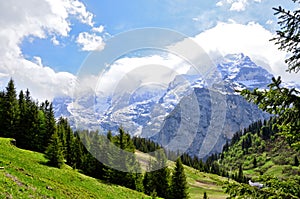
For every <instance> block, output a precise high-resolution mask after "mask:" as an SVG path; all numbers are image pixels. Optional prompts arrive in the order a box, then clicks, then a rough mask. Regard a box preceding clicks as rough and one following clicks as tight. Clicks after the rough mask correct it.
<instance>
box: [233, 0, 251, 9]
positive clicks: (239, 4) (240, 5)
mask: <svg viewBox="0 0 300 199" xmlns="http://www.w3.org/2000/svg"><path fill="white" fill-rule="evenodd" d="M247 4H248V2H247V0H239V1H236V2H233V3H232V4H231V7H230V10H231V11H237V12H240V11H244V10H245V9H246V6H247Z"/></svg>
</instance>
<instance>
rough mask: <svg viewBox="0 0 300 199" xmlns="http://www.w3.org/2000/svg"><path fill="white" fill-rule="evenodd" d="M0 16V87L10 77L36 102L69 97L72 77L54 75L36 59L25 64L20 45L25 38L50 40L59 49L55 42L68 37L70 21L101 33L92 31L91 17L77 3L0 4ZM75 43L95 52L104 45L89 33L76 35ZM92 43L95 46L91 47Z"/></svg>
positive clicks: (51, 0)
mask: <svg viewBox="0 0 300 199" xmlns="http://www.w3.org/2000/svg"><path fill="white" fill-rule="evenodd" d="M0 13H1V17H0V46H1V48H0V78H1V85H0V86H1V87H4V86H5V84H6V82H7V80H8V79H9V78H10V77H12V78H13V79H14V80H15V82H16V85H17V87H18V88H19V89H26V88H30V90H31V91H32V94H33V96H34V97H36V98H41V99H45V98H48V99H52V98H53V97H54V96H59V95H68V94H69V93H70V92H71V85H72V84H73V82H74V81H75V76H74V75H72V74H70V73H67V72H55V71H54V70H53V69H51V67H48V66H44V65H43V64H42V59H41V58H39V57H34V60H33V61H30V60H27V59H26V58H25V57H24V55H23V54H22V49H21V48H20V45H21V44H22V42H23V40H24V39H26V38H31V39H35V38H40V39H46V38H51V41H52V43H53V45H60V42H59V40H58V39H57V38H58V37H69V33H70V31H71V29H72V24H71V22H70V21H71V20H73V19H75V20H77V21H78V22H79V23H82V24H86V25H87V26H90V27H91V29H93V28H96V29H95V31H98V32H100V31H101V32H102V31H103V27H101V26H100V27H94V22H93V17H94V15H93V14H92V13H91V12H89V11H87V9H86V7H85V5H84V4H83V3H82V2H80V1H79V0H23V1H19V0H10V1H0ZM89 39H92V41H90V40H89ZM77 41H78V42H79V44H80V45H81V46H82V49H83V50H94V46H97V47H98V44H99V43H102V42H103V41H102V38H101V37H100V36H96V34H93V35H89V33H79V36H78V39H77ZM91 42H96V43H97V44H94V46H92V44H91Z"/></svg>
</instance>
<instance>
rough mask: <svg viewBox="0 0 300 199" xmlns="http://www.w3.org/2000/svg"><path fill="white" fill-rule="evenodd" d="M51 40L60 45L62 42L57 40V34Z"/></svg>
mask: <svg viewBox="0 0 300 199" xmlns="http://www.w3.org/2000/svg"><path fill="white" fill-rule="evenodd" d="M51 42H52V43H53V45H55V46H58V45H59V44H60V42H59V41H58V40H57V38H56V36H53V37H52V38H51Z"/></svg>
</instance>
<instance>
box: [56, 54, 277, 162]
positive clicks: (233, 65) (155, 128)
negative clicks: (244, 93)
mask: <svg viewBox="0 0 300 199" xmlns="http://www.w3.org/2000/svg"><path fill="white" fill-rule="evenodd" d="M215 63H217V70H216V71H213V72H212V74H211V75H210V77H208V78H206V79H204V78H202V77H201V76H197V75H188V74H186V75H180V76H177V77H176V78H175V79H174V80H173V81H172V82H170V83H169V86H168V88H167V89H165V90H164V89H157V88H151V87H148V88H147V87H146V88H143V89H141V90H137V91H136V92H134V93H132V94H128V95H130V96H126V99H129V100H126V103H112V101H111V96H106V97H103V96H102V97H99V96H96V97H94V96H93V95H92V94H91V95H89V94H86V95H85V96H83V97H82V100H79V102H80V103H79V104H75V105H74V104H73V103H72V100H71V99H70V98H68V100H65V101H64V100H63V99H59V100H56V101H54V107H55V110H56V111H55V114H56V116H57V117H59V116H67V117H68V118H70V120H71V122H72V120H77V121H80V122H81V123H82V124H84V125H83V126H86V127H95V128H100V129H101V131H102V132H104V133H105V132H107V131H108V130H112V131H114V130H117V128H118V127H119V126H123V128H124V129H125V130H126V131H128V132H129V133H130V134H132V135H140V136H142V137H148V138H152V139H153V140H155V141H157V142H159V143H161V144H163V145H164V146H166V147H167V148H169V149H171V150H181V151H187V152H188V153H190V154H192V155H197V156H199V157H202V158H204V157H205V156H207V155H208V154H210V153H213V152H220V151H221V149H222V146H223V144H224V143H225V141H226V140H227V139H230V138H231V137H232V134H233V133H234V132H236V131H238V130H240V129H243V128H245V127H247V126H248V125H249V124H251V123H252V122H254V121H257V120H260V119H265V118H267V117H269V115H268V114H266V113H263V112H262V111H260V110H259V109H258V108H257V107H256V106H255V105H253V104H250V103H248V102H247V101H246V100H244V99H243V97H241V96H239V94H238V93H236V92H235V90H236V89H244V88H248V89H254V88H266V85H268V84H269V83H270V82H271V78H272V74H270V73H269V72H268V71H267V70H265V69H263V68H262V67H260V66H257V65H256V64H255V63H254V62H252V61H251V59H250V58H249V57H247V56H245V55H243V54H235V55H227V56H225V57H223V58H221V59H219V60H216V61H215ZM218 75H219V77H220V78H219V82H218V81H213V80H214V78H215V77H216V76H218ZM210 80H212V81H211V82H212V83H211V82H210ZM220 80H221V82H220ZM119 100H122V98H120V99H119ZM115 102H116V101H115ZM75 109H77V110H78V109H79V110H82V112H81V113H82V114H77V113H78V111H74V110H75ZM79 112H80V111H79Z"/></svg>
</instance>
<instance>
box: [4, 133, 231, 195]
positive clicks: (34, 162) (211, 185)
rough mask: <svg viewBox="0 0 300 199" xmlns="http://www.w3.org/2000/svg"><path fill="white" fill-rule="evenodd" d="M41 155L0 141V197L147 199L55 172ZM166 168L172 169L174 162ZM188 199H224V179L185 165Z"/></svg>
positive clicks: (75, 173)
mask: <svg viewBox="0 0 300 199" xmlns="http://www.w3.org/2000/svg"><path fill="white" fill-rule="evenodd" d="M138 157H141V158H142V159H143V160H144V161H146V160H147V161H148V160H149V156H147V154H146V155H145V154H142V153H141V152H138ZM46 162H47V160H46V159H45V158H44V155H43V154H41V153H37V152H32V151H28V150H23V149H19V148H17V147H15V146H13V145H11V144H10V139H8V138H0V198H1V199H2V198H72V199H76V198H80V199H81V198H101V199H114V198H118V199H119V198H120V199H122V198H130V199H131V198H133V199H134V198H150V197H149V196H146V195H144V194H143V193H139V192H136V191H133V190H130V189H127V188H124V187H121V186H117V185H110V184H106V183H104V182H102V181H100V180H97V179H94V178H91V177H88V176H85V175H83V174H81V173H79V172H78V171H76V170H74V169H72V168H70V167H69V166H67V165H64V167H63V168H61V169H57V168H54V167H49V166H47V165H46ZM168 165H169V167H170V168H171V169H173V168H174V166H175V164H174V162H171V161H169V162H168ZM185 173H186V176H187V181H188V186H189V192H190V197H191V199H193V198H202V197H203V194H204V192H206V193H207V194H208V196H209V198H214V199H225V198H226V197H228V195H227V194H225V193H224V191H223V190H222V185H223V182H224V181H226V180H227V179H226V178H222V177H219V176H217V175H214V174H207V173H202V172H199V171H197V170H195V169H193V168H190V167H187V166H185Z"/></svg>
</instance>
